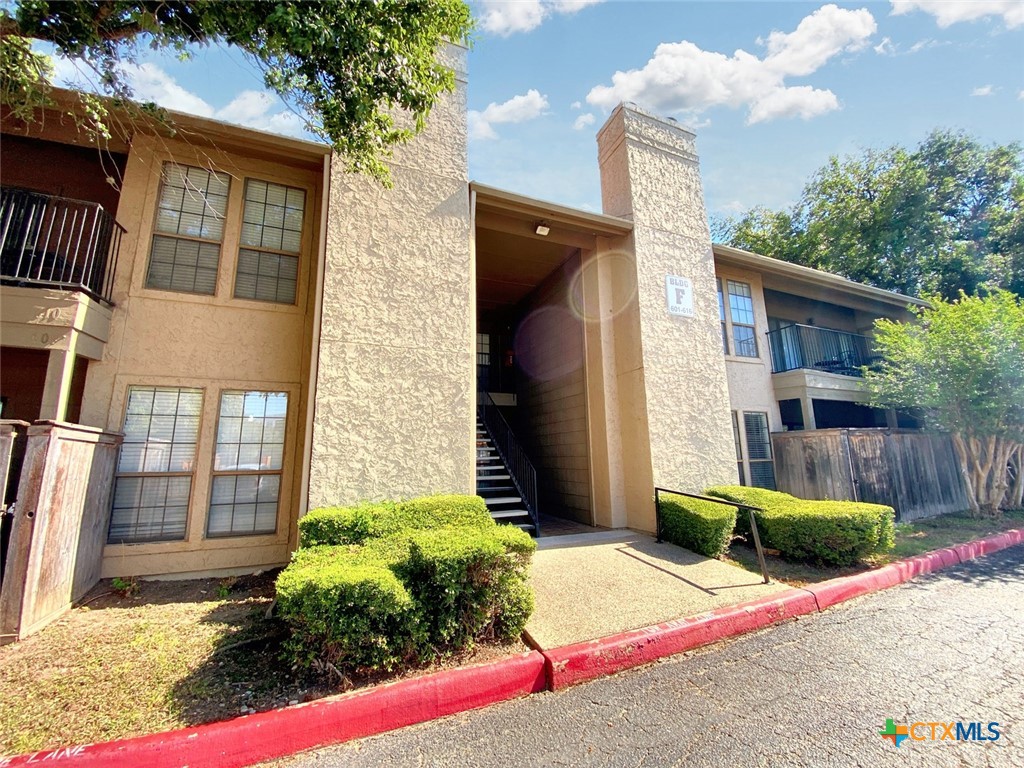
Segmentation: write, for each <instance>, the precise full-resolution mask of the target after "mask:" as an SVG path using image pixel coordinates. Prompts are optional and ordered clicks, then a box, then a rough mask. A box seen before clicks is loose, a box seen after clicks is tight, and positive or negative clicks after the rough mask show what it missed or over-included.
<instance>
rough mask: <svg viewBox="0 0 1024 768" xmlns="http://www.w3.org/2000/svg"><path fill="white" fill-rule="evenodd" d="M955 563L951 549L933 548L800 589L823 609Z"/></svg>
mask: <svg viewBox="0 0 1024 768" xmlns="http://www.w3.org/2000/svg"><path fill="white" fill-rule="evenodd" d="M959 563H960V557H959V556H958V555H957V553H956V551H955V550H953V549H937V550H935V551H933V552H926V553H925V554H923V555H918V556H917V557H908V558H906V559H905V560H899V561H897V562H895V563H890V564H889V565H885V566H882V567H881V568H876V569H875V570H873V571H865V572H864V573H855V574H853V575H852V576H840V577H839V578H837V579H829V580H828V581H823V582H820V583H819V584H809V585H808V586H806V587H804V589H806V590H807V591H808V592H810V593H811V594H813V595H814V599H815V600H816V601H817V603H818V610H819V611H824V610H825V609H826V608H829V607H831V606H833V605H835V604H836V603H842V602H844V601H846V600H850V599H852V598H854V597H860V596H861V595H866V594H869V593H871V592H877V591H879V590H882V589H889V587H895V586H896V585H897V584H902V583H903V582H905V581H909V580H910V579H912V578H914V577H915V576H921V575H923V574H925V573H931V572H932V571H937V570H939V569H941V568H948V567H949V566H951V565H958V564H959Z"/></svg>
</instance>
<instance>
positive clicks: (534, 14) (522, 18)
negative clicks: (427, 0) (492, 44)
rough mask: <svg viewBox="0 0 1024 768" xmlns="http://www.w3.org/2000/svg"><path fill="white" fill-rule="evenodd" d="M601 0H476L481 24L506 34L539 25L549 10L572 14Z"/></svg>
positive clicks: (492, 31)
mask: <svg viewBox="0 0 1024 768" xmlns="http://www.w3.org/2000/svg"><path fill="white" fill-rule="evenodd" d="M600 2H603V0H478V2H477V6H478V7H479V8H480V14H479V17H480V18H479V20H480V26H481V27H482V28H483V29H484V30H485V31H487V32H491V33H493V34H495V35H500V36H501V37H508V36H509V35H513V34H515V33H516V32H529V31H531V30H533V29H536V28H537V27H539V26H540V25H541V24H542V23H543V22H544V19H546V18H548V17H549V16H551V15H552V14H556V13H560V14H565V15H569V14H573V13H577V12H578V11H580V10H582V9H584V8H586V7H587V6H588V5H596V4H597V3H600Z"/></svg>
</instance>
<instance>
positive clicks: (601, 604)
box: [526, 530, 789, 649]
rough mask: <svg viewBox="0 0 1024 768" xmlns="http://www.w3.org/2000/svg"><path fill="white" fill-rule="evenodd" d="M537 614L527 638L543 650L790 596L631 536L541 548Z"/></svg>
mask: <svg viewBox="0 0 1024 768" xmlns="http://www.w3.org/2000/svg"><path fill="white" fill-rule="evenodd" d="M531 582H532V585H533V589H534V593H535V595H536V601H537V604H536V609H535V610H534V614H533V617H532V618H531V619H530V623H529V624H528V625H527V627H526V631H527V632H529V634H530V636H531V637H532V638H533V639H534V641H535V642H537V643H538V644H539V645H540V646H541V647H542V648H544V649H550V648H557V647H559V646H563V645H569V644H571V643H579V642H583V641H585V640H594V639H596V638H599V637H606V636H607V635H612V634H615V633H617V632H624V631H626V630H630V629H640V628H641V627H647V626H651V625H653V624H658V623H660V622H664V621H670V620H672V619H679V618H683V617H686V616H694V615H697V614H701V613H706V612H708V611H711V610H714V609H715V608H722V607H724V606H727V605H735V604H736V603H743V602H746V601H747V600H754V599H756V598H759V597H763V596H765V595H768V594H771V593H773V592H782V591H785V590H787V589H789V587H788V586H786V585H785V584H776V583H772V584H763V583H762V580H761V577H760V576H758V575H757V574H753V573H750V572H749V571H745V570H743V569H742V568H737V567H735V566H732V565H727V564H726V563H723V562H722V561H720V560H712V559H710V558H707V557H702V556H700V555H697V554H695V553H693V552H690V551H689V550H686V549H682V548H681V547H677V546H675V545H674V544H667V543H662V544H658V543H656V542H655V540H654V537H653V536H649V535H647V534H644V533H636V532H634V531H621V530H619V531H602V532H599V533H588V534H580V535H577V536H553V537H551V538H542V539H540V540H538V542H537V552H536V554H535V555H534V556H533V570H532V576H531Z"/></svg>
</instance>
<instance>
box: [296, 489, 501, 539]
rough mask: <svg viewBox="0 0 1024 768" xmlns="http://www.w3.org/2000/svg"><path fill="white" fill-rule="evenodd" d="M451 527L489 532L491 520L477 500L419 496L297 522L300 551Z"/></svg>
mask: <svg viewBox="0 0 1024 768" xmlns="http://www.w3.org/2000/svg"><path fill="white" fill-rule="evenodd" d="M451 526H469V527H476V528H492V527H494V520H492V519H491V516H490V514H489V513H488V512H487V505H486V504H485V503H484V500H483V499H481V498H480V497H479V496H456V495H442V496H422V497H420V498H417V499H410V500H408V501H381V502H377V503H375V504H360V505H357V506H355V507H321V508H319V509H314V510H311V511H310V512H309V513H308V514H306V515H304V516H303V517H302V519H300V520H299V541H300V546H303V547H315V546H319V545H322V544H362V543H363V542H364V541H366V540H367V539H374V538H381V537H383V536H392V535H395V534H398V533H400V532H402V531H407V530H424V529H429V528H445V527H451Z"/></svg>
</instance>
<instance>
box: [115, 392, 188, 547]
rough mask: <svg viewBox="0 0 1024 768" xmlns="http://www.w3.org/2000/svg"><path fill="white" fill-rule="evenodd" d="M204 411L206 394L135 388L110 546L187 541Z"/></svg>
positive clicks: (117, 480)
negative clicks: (190, 498) (189, 512)
mask: <svg viewBox="0 0 1024 768" xmlns="http://www.w3.org/2000/svg"><path fill="white" fill-rule="evenodd" d="M202 410H203V392H202V390H200V389H187V388H180V387H130V388H129V390H128V407H127V409H126V413H125V419H124V429H123V432H124V442H123V443H122V445H121V452H120V455H119V457H118V463H117V475H116V478H115V481H114V503H113V510H112V512H111V516H110V529H109V531H108V535H107V540H108V541H109V542H110V543H112V544H114V543H131V542H140V541H177V540H181V539H184V538H185V523H186V520H187V519H188V502H189V497H190V496H191V493H192V474H193V471H194V465H195V455H196V441H197V440H198V436H199V418H200V415H201V413H202Z"/></svg>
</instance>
